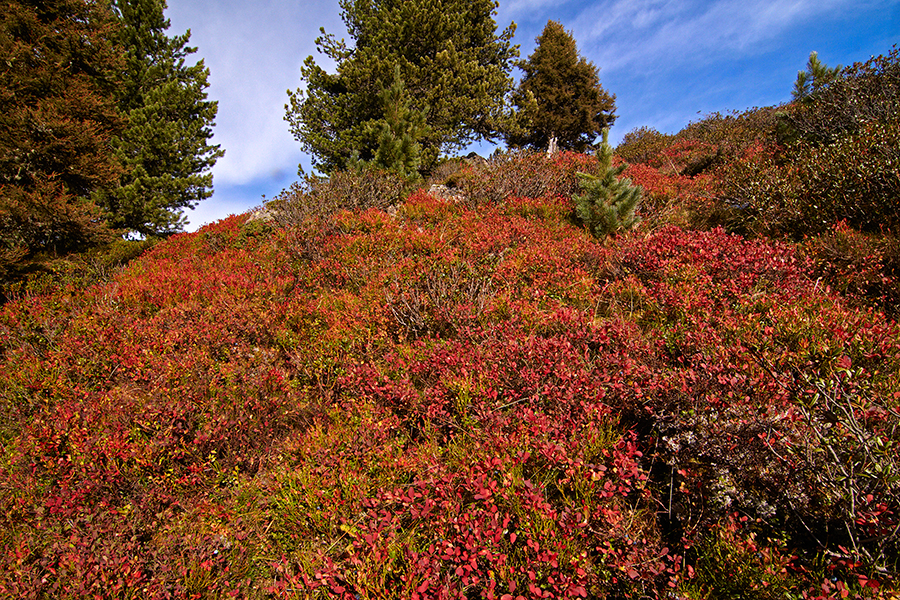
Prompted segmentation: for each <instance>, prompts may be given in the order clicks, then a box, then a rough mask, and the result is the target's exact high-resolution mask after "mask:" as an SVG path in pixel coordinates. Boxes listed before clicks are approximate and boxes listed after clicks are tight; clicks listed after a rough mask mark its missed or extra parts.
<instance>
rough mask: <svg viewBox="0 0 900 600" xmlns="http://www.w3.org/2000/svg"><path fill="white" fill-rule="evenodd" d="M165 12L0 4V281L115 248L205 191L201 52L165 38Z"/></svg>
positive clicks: (207, 157)
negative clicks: (195, 57)
mask: <svg viewBox="0 0 900 600" xmlns="http://www.w3.org/2000/svg"><path fill="white" fill-rule="evenodd" d="M165 8H166V3H165V1H164V0H117V1H116V2H94V1H84V0H53V1H47V2H39V3H35V2H19V1H11V2H6V3H4V4H3V6H2V7H0V81H2V85H0V88H2V91H0V121H2V127H0V129H2V135H0V288H3V287H6V286H8V285H10V284H22V283H23V281H24V278H25V277H27V276H29V275H35V274H52V273H54V272H55V271H58V270H59V269H70V268H73V267H75V266H77V263H79V262H83V261H84V260H86V259H88V260H89V259H90V257H91V256H93V255H95V254H96V252H97V251H98V249H102V248H107V249H109V256H110V257H113V256H120V257H121V256H123V253H122V252H121V251H120V250H121V248H120V247H121V245H122V244H121V241H120V240H121V238H122V237H123V235H128V234H133V233H138V234H140V235H142V236H144V237H154V236H165V235H168V234H171V233H173V232H175V231H179V230H180V229H181V227H182V226H183V224H184V220H183V217H182V216H181V215H180V212H179V211H180V210H181V209H182V208H185V207H193V206H194V205H195V204H196V203H197V202H198V201H200V200H203V199H204V198H207V197H209V195H210V193H211V191H210V188H211V185H212V179H211V175H209V174H208V173H207V171H208V169H209V168H210V167H211V166H212V164H213V163H214V162H215V160H216V158H218V157H219V156H220V155H221V151H220V150H219V148H218V147H217V146H213V145H209V144H208V140H209V138H210V136H211V131H210V127H211V125H212V121H213V119H214V118H215V114H216V103H215V102H210V101H207V100H206V94H205V91H204V90H205V88H206V87H207V76H208V71H207V70H206V68H205V67H204V66H203V63H202V61H200V62H199V63H197V64H195V65H193V66H188V65H187V64H186V60H187V58H188V57H189V55H190V54H191V53H193V52H194V51H195V49H193V48H190V47H188V46H187V45H186V44H187V42H188V39H189V32H188V33H186V34H184V35H180V36H175V37H172V38H169V37H167V36H166V34H165V31H166V29H168V27H169V22H168V21H167V20H165V19H164V17H163V13H164V10H165ZM110 244H113V245H114V246H115V247H110ZM135 246H136V249H139V248H141V247H142V244H135ZM79 253H85V255H84V256H76V255H77V254H79ZM65 257H73V259H72V260H71V261H66V260H60V259H65ZM5 296H6V295H5V293H3V292H0V300H2V299H3V298H4V297H5Z"/></svg>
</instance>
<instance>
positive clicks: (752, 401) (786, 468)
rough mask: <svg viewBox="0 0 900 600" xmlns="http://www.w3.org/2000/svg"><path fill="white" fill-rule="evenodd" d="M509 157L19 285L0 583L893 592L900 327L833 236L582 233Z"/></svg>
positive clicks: (20, 590) (678, 181) (501, 592)
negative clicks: (391, 202) (393, 200)
mask: <svg viewBox="0 0 900 600" xmlns="http://www.w3.org/2000/svg"><path fill="white" fill-rule="evenodd" d="M541 160H543V159H541ZM562 160H564V161H570V163H567V164H568V166H566V167H565V168H562V167H560V168H561V169H562V170H561V171H560V173H562V174H561V175H560V181H562V180H564V179H565V177H568V176H569V175H570V174H571V173H570V171H574V170H578V169H581V168H582V167H583V164H584V163H583V159H582V158H580V157H579V158H571V157H570V158H564V159H562ZM529 161H531V162H529ZM534 165H540V163H539V162H537V159H534V158H529V159H528V160H527V161H526V162H525V164H524V165H518V166H508V167H504V168H508V169H509V170H510V171H511V172H513V174H514V175H515V177H519V176H520V174H519V173H520V171H521V172H525V171H527V170H528V169H531V168H532V166H534ZM541 168H545V167H541ZM552 168H554V169H555V168H557V166H553V167H552ZM517 169H518V170H517ZM566 169H568V171H566ZM630 169H631V172H630V176H632V177H633V178H634V179H635V180H636V182H637V183H640V184H641V185H642V186H644V187H645V189H647V190H648V191H649V193H650V194H657V195H658V196H660V197H666V198H668V199H670V200H672V201H673V202H678V201H681V200H685V199H687V198H689V197H697V198H700V197H702V194H703V193H705V192H704V191H703V190H706V189H707V188H706V187H705V186H707V185H710V184H709V183H708V182H704V181H703V180H700V179H698V178H697V177H694V178H691V177H688V176H686V175H681V174H678V173H674V172H669V173H662V172H660V171H657V172H656V173H653V172H652V171H651V170H649V167H647V168H646V169H644V167H641V169H644V170H641V169H638V168H636V166H632V167H630ZM564 176H565V177H564ZM504 177H506V175H504ZM510 177H512V176H510ZM522 177H525V176H524V175H523V176H522ZM641 178H643V180H641ZM501 179H502V178H501ZM523 181H524V180H523ZM506 182H508V179H503V181H502V182H501V183H502V185H500V186H499V187H497V188H494V190H493V191H492V192H491V194H486V195H485V198H487V197H488V196H491V197H492V198H493V196H495V195H496V196H497V197H498V199H496V201H494V200H491V201H488V200H487V199H484V198H483V199H481V200H478V201H477V202H471V203H466V202H454V201H447V200H440V199H437V198H434V197H431V196H429V195H428V194H426V193H424V192H421V191H420V192H416V193H414V194H412V195H411V196H409V197H408V198H407V199H406V200H405V201H404V203H403V204H402V205H401V206H399V207H398V208H397V211H396V213H393V214H392V213H389V212H386V211H382V210H380V209H377V208H370V209H368V210H355V211H349V210H344V211H341V212H337V213H335V214H331V215H325V214H322V215H319V214H317V215H315V218H316V219H318V221H315V219H314V220H313V221H315V222H317V223H321V224H324V225H326V226H324V227H323V228H322V229H320V230H314V229H311V228H310V223H311V222H313V221H308V220H305V216H304V219H301V220H300V221H297V222H294V223H292V224H287V226H283V225H282V224H267V223H265V222H263V221H253V222H250V221H248V219H247V217H246V216H234V217H230V218H229V219H226V220H223V221H220V222H219V223H216V224H214V225H211V226H208V227H205V228H204V229H203V230H201V231H200V232H198V233H196V234H185V235H179V236H175V237H173V238H171V239H169V240H167V241H166V242H163V243H160V244H158V245H157V246H155V247H154V248H152V249H151V250H149V251H148V252H147V253H146V254H144V255H143V256H142V257H141V258H140V259H138V260H135V261H133V262H132V263H130V264H129V265H128V266H127V267H125V268H124V269H123V270H121V271H119V272H118V273H116V274H115V275H114V276H113V277H112V278H110V279H109V280H108V281H107V282H105V283H100V284H97V285H94V286H91V287H88V288H86V289H83V290H76V289H72V288H66V287H64V286H60V287H58V288H55V289H53V288H51V289H49V290H45V291H44V293H40V294H21V295H20V297H19V298H18V299H17V300H15V301H13V302H10V303H8V304H6V305H5V306H4V307H3V308H2V311H0V352H2V355H3V361H2V363H0V411H2V413H0V417H2V418H0V434H2V436H3V440H4V453H3V460H2V463H0V508H2V516H0V522H2V525H0V532H2V536H0V557H2V558H0V565H2V569H0V595H2V596H5V597H17V598H41V597H91V596H96V597H102V598H135V597H140V598H220V597H237V598H264V597H275V598H308V597H309V598H347V599H350V598H384V597H396V598H485V599H503V598H520V597H521V598H603V597H606V598H620V597H639V596H644V597H688V598H699V597H709V596H710V595H716V594H719V596H720V597H729V594H730V595H731V597H734V595H735V594H745V595H746V597H753V598H769V597H783V596H784V594H785V593H787V592H791V593H793V594H795V595H796V594H805V595H806V597H835V598H837V597H841V595H842V594H843V591H844V590H847V593H848V594H849V593H853V594H857V595H858V596H859V597H877V595H878V594H882V597H888V595H889V594H890V593H892V590H896V589H897V585H898V584H897V579H896V577H897V572H896V569H897V562H896V561H897V558H898V539H897V533H896V527H897V523H898V517H897V513H898V510H900V497H898V486H897V484H896V481H895V480H894V479H892V478H891V476H890V474H891V473H892V472H893V471H892V469H893V468H894V467H896V466H897V465H896V463H897V459H896V456H897V454H898V453H897V445H898V442H900V439H898V431H897V428H896V424H897V420H898V419H897V414H898V413H897V411H898V404H900V383H898V382H900V377H898V375H900V373H898V371H900V331H898V328H897V325H896V324H895V323H894V322H893V321H891V320H890V319H889V318H887V317H886V316H885V315H884V313H883V312H880V311H877V310H872V309H871V308H869V307H866V306H864V305H861V304H860V301H859V298H857V297H855V296H854V297H851V296H850V295H844V293H843V290H841V289H839V288H838V287H837V286H835V285H833V284H831V287H829V286H828V285H825V284H823V281H822V278H823V277H825V275H822V274H821V272H822V271H821V269H822V268H823V267H822V264H823V263H822V261H821V260H820V259H817V258H816V256H822V255H823V254H822V252H820V253H819V254H818V255H813V254H815V253H814V252H812V251H811V250H804V251H799V250H798V248H797V247H795V246H793V245H790V244H788V243H778V242H772V241H768V240H765V239H753V240H748V239H745V238H743V237H741V236H738V235H734V234H730V233H727V232H726V231H725V230H723V229H721V228H716V229H711V230H707V231H699V230H691V229H687V228H682V227H678V226H672V225H669V226H665V225H664V224H663V222H662V220H660V222H658V223H656V224H655V226H654V227H653V228H652V229H651V228H645V229H642V230H638V231H635V232H632V233H630V234H627V235H622V236H619V237H617V238H614V239H609V240H606V241H605V242H602V243H599V242H597V241H595V240H594V239H593V238H591V237H590V235H589V234H587V233H586V232H585V231H582V230H580V229H578V228H577V227H575V226H574V225H573V224H572V221H571V220H570V219H569V216H570V214H571V201H570V199H569V198H568V197H567V196H566V195H565V194H564V193H561V192H560V191H559V188H553V189H552V190H548V191H547V192H546V195H537V197H532V196H528V195H525V194H509V193H506V192H507V191H508V189H507V188H506V187H504V186H506ZM501 188H502V189H501ZM500 192H503V194H501V193H500ZM500 196H502V198H500ZM285 201H286V200H285ZM392 212H393V211H392ZM303 214H304V215H307V213H303ZM313 242H314V243H313ZM298 244H299V245H302V251H298V250H297V248H298ZM872 268H873V269H874V268H875V267H872ZM828 277H832V278H839V277H840V275H839V274H831V275H828ZM854 289H855V288H854ZM854 293H855V292H854ZM845 465H854V469H855V470H854V471H853V473H850V474H849V476H848V473H847V472H846V469H845ZM842 469H844V470H842ZM728 586H731V587H728ZM670 594H672V595H670Z"/></svg>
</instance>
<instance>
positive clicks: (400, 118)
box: [359, 67, 429, 179]
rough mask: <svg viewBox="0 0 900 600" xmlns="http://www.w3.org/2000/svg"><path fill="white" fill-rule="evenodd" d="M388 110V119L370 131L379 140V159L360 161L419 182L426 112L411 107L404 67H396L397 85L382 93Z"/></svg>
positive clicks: (385, 108) (381, 121) (386, 112)
mask: <svg viewBox="0 0 900 600" xmlns="http://www.w3.org/2000/svg"><path fill="white" fill-rule="evenodd" d="M379 98H380V99H381V103H382V106H383V109H384V118H383V119H382V120H380V121H376V122H374V123H371V124H370V125H369V128H368V132H369V136H368V137H370V138H375V139H377V141H378V146H377V149H376V150H375V156H374V158H373V159H372V160H371V161H361V160H360V161H359V166H360V167H374V168H376V169H384V170H386V171H393V172H394V173H397V174H399V175H401V176H403V177H405V178H406V179H416V178H417V177H418V176H419V173H418V171H417V169H418V168H419V165H420V163H421V146H420V145H419V141H418V140H419V138H421V137H422V136H423V135H427V134H428V131H429V128H428V126H427V125H425V115H426V112H427V110H426V111H417V110H413V109H412V108H410V100H409V98H408V97H407V96H406V86H405V84H404V83H403V79H402V78H401V77H400V67H395V68H394V82H393V83H392V84H391V87H389V88H385V89H384V90H382V92H381V94H379Z"/></svg>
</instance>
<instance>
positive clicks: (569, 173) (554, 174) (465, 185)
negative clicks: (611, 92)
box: [455, 151, 595, 206]
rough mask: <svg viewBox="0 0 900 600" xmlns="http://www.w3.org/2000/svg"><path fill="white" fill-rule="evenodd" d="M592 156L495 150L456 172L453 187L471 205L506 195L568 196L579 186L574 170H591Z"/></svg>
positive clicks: (497, 199)
mask: <svg viewBox="0 0 900 600" xmlns="http://www.w3.org/2000/svg"><path fill="white" fill-rule="evenodd" d="M594 162H595V159H594V158H593V157H591V156H588V155H585V154H578V153H575V152H558V153H556V154H554V155H553V156H552V157H550V158H548V157H547V156H546V154H544V153H541V152H530V151H516V152H504V153H497V154H494V155H493V156H491V157H490V158H489V159H488V160H487V161H484V162H473V163H470V164H469V165H468V166H467V167H465V168H464V169H463V171H462V172H460V173H459V174H458V175H457V176H456V180H455V182H456V189H458V190H459V191H460V192H461V193H462V195H463V196H464V197H465V198H466V201H467V203H468V204H469V205H470V206H478V205H481V204H497V203H500V202H503V201H504V200H506V199H507V198H509V197H511V196H512V197H519V198H541V197H545V196H547V197H553V196H563V197H571V196H572V194H574V193H576V192H577V191H578V190H579V187H578V178H577V177H576V175H575V174H576V173H577V172H579V171H591V170H592V169H591V165H592V164H594Z"/></svg>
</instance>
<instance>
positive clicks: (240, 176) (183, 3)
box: [166, 0, 343, 187]
mask: <svg viewBox="0 0 900 600" xmlns="http://www.w3.org/2000/svg"><path fill="white" fill-rule="evenodd" d="M166 15H167V16H168V17H169V18H170V20H171V21H172V27H171V28H170V29H169V31H168V32H167V33H168V34H169V35H175V34H180V33H182V32H183V31H184V30H185V29H191V41H190V44H191V45H192V46H196V47H197V48H198V53H197V54H195V55H194V57H202V58H204V61H205V64H206V66H207V67H208V68H209V70H210V76H209V83H210V87H209V88H208V89H207V92H208V94H209V97H210V99H212V100H217V101H218V102H219V111H218V115H217V117H216V127H215V128H214V130H213V131H214V139H213V143H216V144H220V145H221V146H222V148H223V149H224V150H225V156H224V157H222V158H220V159H219V160H218V162H217V163H216V166H215V167H214V168H213V175H214V177H215V185H216V186H217V187H218V186H220V185H232V184H235V185H240V184H246V183H249V182H251V181H254V180H257V179H259V178H260V177H266V176H268V175H269V174H270V173H272V172H273V171H285V170H289V171H290V172H295V171H296V168H297V163H298V162H299V161H300V158H301V149H300V145H299V143H297V142H296V141H295V140H294V139H293V137H292V136H291V134H290V131H289V130H288V125H287V123H286V122H285V121H284V104H285V102H286V101H287V94H286V93H285V91H286V90H287V89H295V88H296V87H297V86H298V85H299V83H300V81H299V72H300V64H302V62H303V60H304V59H305V58H306V57H307V56H309V55H310V54H315V44H314V40H315V38H316V37H317V36H318V35H319V28H320V27H323V26H324V27H326V29H327V30H328V31H330V32H335V33H338V34H340V33H341V32H343V24H342V23H341V21H340V18H339V15H338V6H337V2H335V1H334V0H317V1H306V2H283V1H276V0H270V1H268V2H252V3H251V2H242V1H240V0H228V1H227V2H223V1H222V0H171V1H170V2H169V10H168V11H167V12H166Z"/></svg>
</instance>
